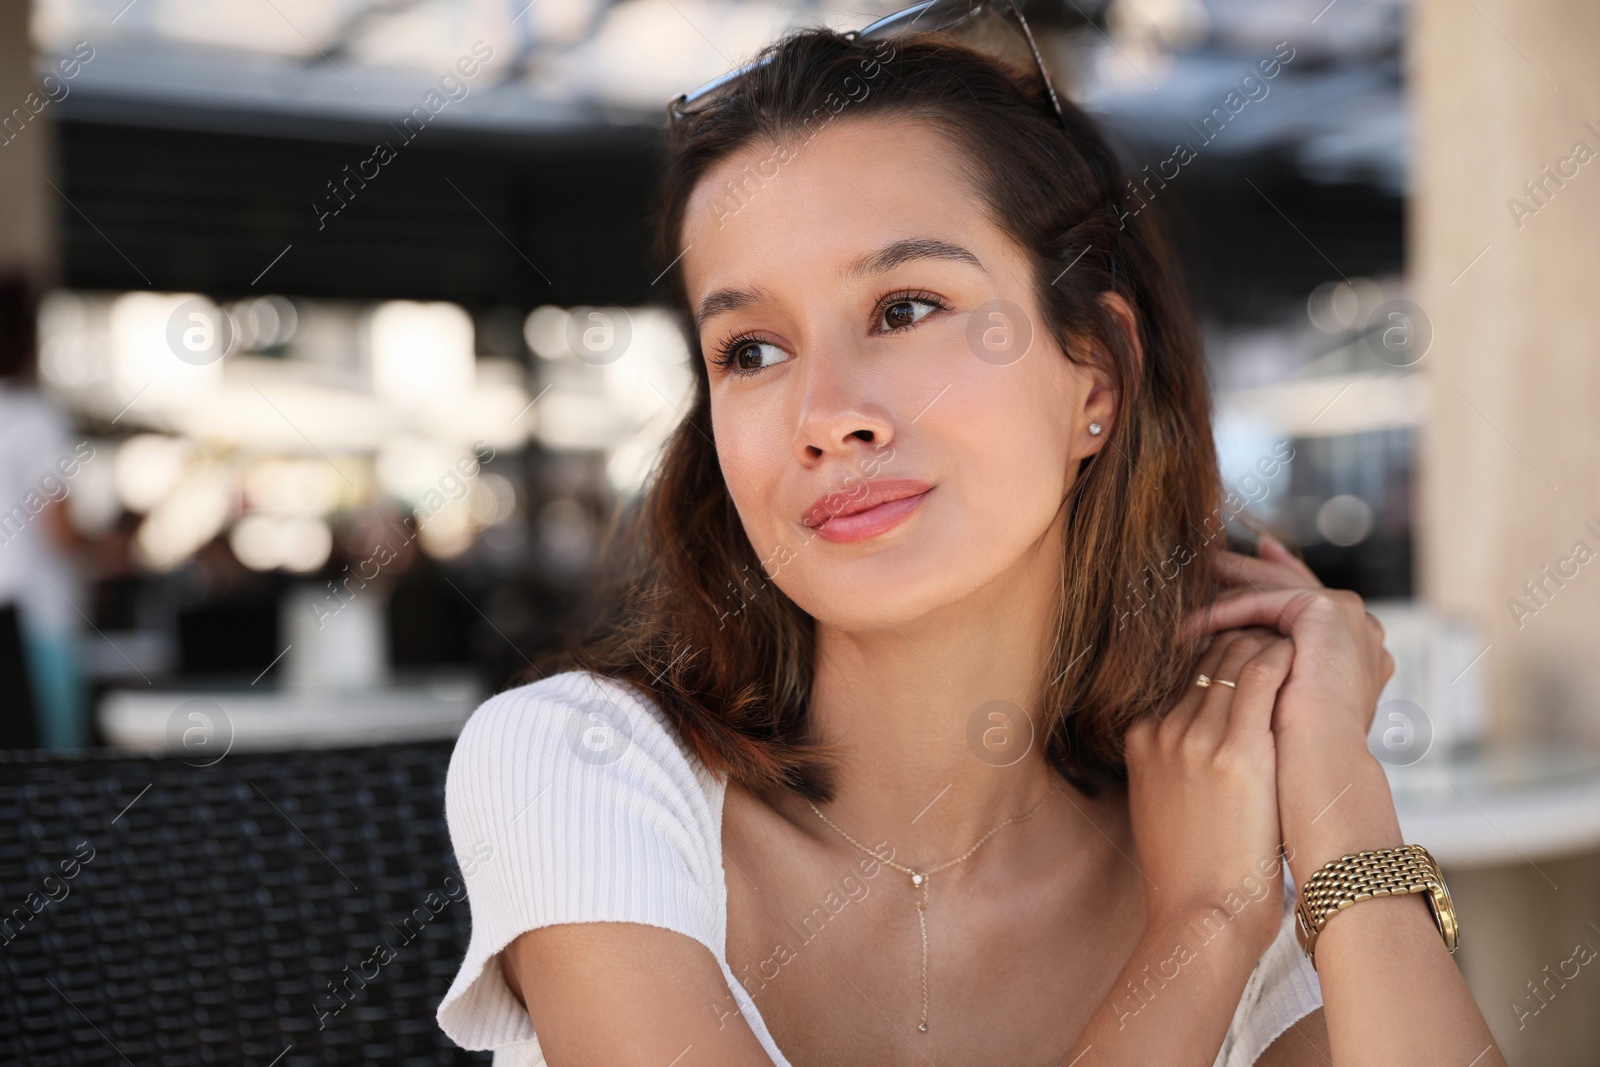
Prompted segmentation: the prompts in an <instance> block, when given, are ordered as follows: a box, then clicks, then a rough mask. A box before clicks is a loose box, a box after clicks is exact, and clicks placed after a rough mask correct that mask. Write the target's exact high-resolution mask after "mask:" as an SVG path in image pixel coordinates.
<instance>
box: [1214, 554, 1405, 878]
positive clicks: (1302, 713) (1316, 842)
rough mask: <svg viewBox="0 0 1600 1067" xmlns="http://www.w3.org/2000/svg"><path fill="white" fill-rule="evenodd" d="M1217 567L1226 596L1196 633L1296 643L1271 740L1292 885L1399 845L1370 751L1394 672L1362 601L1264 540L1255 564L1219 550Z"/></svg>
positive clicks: (1385, 788) (1380, 630) (1383, 782)
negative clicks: (1336, 862)
mask: <svg viewBox="0 0 1600 1067" xmlns="http://www.w3.org/2000/svg"><path fill="white" fill-rule="evenodd" d="M1218 567H1219V571H1220V573H1221V574H1222V576H1223V579H1224V581H1225V582H1226V583H1228V585H1229V587H1230V588H1229V589H1228V590H1226V591H1225V592H1224V593H1223V594H1222V596H1220V597H1219V598H1218V599H1217V600H1216V602H1215V603H1214V604H1213V605H1212V606H1211V608H1210V609H1209V611H1208V612H1204V613H1202V614H1201V616H1200V617H1198V618H1197V619H1196V620H1195V625H1196V626H1197V627H1199V628H1201V629H1203V630H1219V629H1226V628H1229V627H1236V626H1249V625H1262V626H1271V627H1273V628H1275V629H1276V630H1278V631H1279V632H1281V633H1283V634H1285V635H1288V636H1290V637H1292V638H1293V640H1294V646H1295V651H1294V662H1293V664H1292V666H1291V668H1290V670H1289V677H1288V679H1287V681H1285V683H1284V685H1283V688H1282V689H1281V690H1280V691H1279V693H1278V700H1277V707H1276V708H1275V709H1274V712H1273V716H1272V733H1273V737H1274V740H1275V742H1276V750H1277V773H1278V783H1279V789H1278V811H1279V814H1280V817H1281V820H1282V827H1283V836H1284V840H1285V841H1286V842H1287V844H1288V846H1289V855H1288V859H1289V863H1290V870H1291V872H1292V873H1293V875H1294V878H1295V881H1296V882H1297V883H1299V882H1303V881H1304V880H1305V878H1306V877H1307V876H1308V875H1309V873H1310V872H1311V871H1313V870H1315V869H1316V868H1317V867H1318V866H1320V865H1321V864H1323V863H1324V862H1326V861H1327V860H1330V859H1336V858H1338V857H1339V856H1341V855H1343V854H1344V853H1346V852H1352V851H1358V850H1360V849H1363V848H1388V847H1392V846H1394V845H1397V844H1400V843H1401V842H1400V840H1399V832H1400V831H1399V823H1398V821H1397V820H1396V818H1395V815H1394V804H1393V801H1392V799H1391V798H1390V796H1389V792H1388V783H1387V780H1386V779H1385V777H1384V775H1383V768H1382V767H1381V765H1379V764H1378V762H1377V760H1376V758H1375V757H1374V756H1373V755H1372V753H1371V750H1370V749H1368V747H1367V733H1368V731H1369V730H1370V729H1371V727H1372V719H1373V716H1374V714H1375V713H1376V711H1377V702H1378V696H1379V694H1380V693H1381V692H1382V691H1383V687H1384V685H1385V684H1386V683H1387V682H1388V680H1389V678H1390V677H1391V676H1392V675H1393V674H1394V659H1393V657H1391V656H1390V655H1389V653H1388V651H1387V650H1386V649H1385V648H1384V647H1383V627H1382V626H1381V625H1380V624H1379V623H1378V620H1377V619H1375V618H1373V616H1372V615H1371V614H1369V613H1368V612H1367V611H1366V607H1365V604H1364V603H1363V601H1362V600H1361V598H1360V597H1359V596H1357V595H1356V594H1355V593H1351V592H1347V591H1344V590H1336V589H1327V588H1325V587H1324V586H1323V585H1322V583H1321V582H1319V581H1317V579H1316V576H1315V575H1314V574H1312V573H1311V571H1310V569H1309V568H1307V567H1306V565H1305V564H1304V563H1302V562H1301V561H1300V560H1298V559H1296V558H1295V557H1294V555H1293V554H1291V553H1290V552H1289V550H1288V549H1286V548H1284V547H1283V546H1282V545H1281V544H1279V543H1278V542H1276V541H1274V540H1272V539H1271V538H1267V537H1263V538H1262V539H1261V556H1260V557H1251V556H1243V555H1239V554H1238V553H1233V552H1224V553H1222V554H1221V556H1220V557H1219V559H1218Z"/></svg>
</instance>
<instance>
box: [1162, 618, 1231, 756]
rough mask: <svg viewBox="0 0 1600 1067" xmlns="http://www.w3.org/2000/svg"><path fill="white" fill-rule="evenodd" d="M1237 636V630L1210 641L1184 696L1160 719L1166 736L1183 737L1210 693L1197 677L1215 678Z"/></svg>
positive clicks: (1219, 635) (1217, 636) (1229, 631)
mask: <svg viewBox="0 0 1600 1067" xmlns="http://www.w3.org/2000/svg"><path fill="white" fill-rule="evenodd" d="M1239 636H1240V635H1239V631H1237V630H1227V631H1224V632H1223V633H1220V634H1217V635H1216V637H1215V638H1213V639H1212V641H1211V647H1209V648H1207V649H1206V650H1205V652H1203V653H1202V654H1201V656H1200V662H1199V663H1198V664H1197V665H1196V666H1195V678H1194V679H1192V680H1191V681H1190V685H1189V688H1188V689H1187V690H1186V691H1185V692H1184V695H1183V696H1182V697H1181V698H1179V700H1178V702H1177V703H1176V704H1174V705H1173V706H1172V710H1170V711H1168V712H1167V714H1166V716H1165V717H1164V718H1163V719H1162V724H1163V726H1164V727H1165V733H1166V734H1167V735H1169V736H1178V737H1181V736H1183V732H1184V731H1185V730H1187V729H1188V727H1189V721H1190V720H1191V719H1193V718H1194V714H1195V712H1196V711H1198V710H1199V709H1200V703H1201V701H1203V700H1204V699H1205V697H1206V694H1207V693H1209V692H1210V691H1211V690H1210V689H1209V688H1204V687H1202V686H1201V685H1200V684H1199V676H1200V675H1205V676H1206V677H1207V678H1215V677H1216V676H1217V672H1218V671H1219V670H1220V669H1221V666H1220V665H1221V663H1222V657H1223V655H1224V654H1225V653H1226V652H1227V651H1228V648H1229V646H1230V645H1232V644H1233V642H1235V641H1237V640H1239Z"/></svg>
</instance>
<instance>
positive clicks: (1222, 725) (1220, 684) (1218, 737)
mask: <svg viewBox="0 0 1600 1067" xmlns="http://www.w3.org/2000/svg"><path fill="white" fill-rule="evenodd" d="M1271 640H1275V641H1281V640H1282V638H1278V637H1274V638H1272V639H1271ZM1266 646H1267V642H1266V640H1264V639H1263V638H1261V637H1258V636H1256V635H1254V634H1241V635H1240V636H1239V637H1238V638H1237V639H1236V640H1234V641H1233V642H1232V643H1231V644H1229V645H1228V648H1227V651H1226V652H1224V653H1223V654H1222V662H1220V663H1219V664H1218V665H1217V673H1216V674H1214V675H1213V676H1212V677H1213V679H1214V680H1215V681H1214V683H1213V684H1212V686H1211V688H1210V689H1208V690H1206V696H1205V699H1204V700H1202V701H1201V702H1200V708H1199V710H1198V711H1197V712H1195V715H1194V718H1193V719H1192V720H1191V721H1190V723H1189V728H1188V732H1187V736H1188V737H1190V738H1191V739H1193V740H1194V741H1196V742H1197V743H1199V744H1201V745H1202V746H1204V747H1205V750H1206V751H1212V750H1214V749H1215V748H1216V747H1217V746H1218V745H1220V744H1221V743H1222V738H1223V735H1224V734H1225V733H1226V732H1227V729H1228V719H1229V717H1230V715H1231V709H1232V708H1233V705H1234V702H1235V700H1236V699H1237V697H1238V686H1239V676H1240V675H1241V674H1242V673H1243V672H1244V667H1245V665H1246V664H1247V663H1249V662H1250V661H1251V660H1253V659H1255V657H1256V655H1257V654H1258V653H1260V652H1261V650H1262V649H1263V648H1265V647H1266ZM1230 682H1231V683H1232V684H1231V685H1229V684H1226V683H1230Z"/></svg>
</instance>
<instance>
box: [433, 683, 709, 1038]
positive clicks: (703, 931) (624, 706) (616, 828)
mask: <svg viewBox="0 0 1600 1067" xmlns="http://www.w3.org/2000/svg"><path fill="white" fill-rule="evenodd" d="M706 783H707V778H706V776H705V774H704V772H703V770H701V769H700V765H699V763H698V762H697V761H696V760H694V759H693V757H692V756H691V755H690V754H689V753H688V752H686V751H685V750H684V748H683V747H682V745H681V744H680V742H679V741H678V740H677V738H676V735H675V734H674V733H673V732H672V730H671V729H670V728H669V727H668V725H667V724H666V723H665V722H664V721H663V720H662V719H661V718H660V712H659V710H658V709H657V708H656V707H655V705H654V704H653V703H650V702H648V701H647V700H645V699H644V698H642V697H641V696H640V695H638V694H636V693H634V691H633V690H631V689H630V688H629V687H627V686H625V685H623V684H622V683H620V682H617V681H615V680H614V679H609V678H605V677H603V676H600V675H596V674H593V673H591V672H587V671H568V672H565V673H562V674H557V675H552V676H551V677H549V678H544V679H541V680H540V681H537V682H534V683H532V684H530V685H525V686H522V687H520V688H517V689H512V690H508V691H507V692H504V693H500V694H498V695H496V696H493V697H491V698H489V699H488V700H486V701H485V702H484V703H483V704H481V705H480V706H479V707H478V708H477V709H476V710H475V711H474V712H473V713H472V715H471V716H470V717H469V718H468V720H467V723H466V725H465V726H464V727H463V728H462V731H461V734H460V736H459V737H458V739H457V741H456V745H455V749H454V750H453V752H452V754H451V757H450V765H449V769H448V771H447V773H446V778H445V819H446V822H447V824H448V826H449V830H450V840H451V845H452V847H453V849H454V852H455V855H456V860H457V862H458V863H459V864H460V866H461V872H462V877H463V880H464V882H465V885H466V891H467V904H468V909H469V911H470V915H471V921H472V933H471V937H470V941H469V943H468V946H467V951H466V957H465V958H464V959H463V960H462V963H461V967H460V970H459V971H458V972H457V973H456V976H455V979H454V981H453V982H452V983H451V985H450V988H449V991H448V992H447V993H446V994H445V997H444V1000H443V1001H442V1002H440V1004H439V1008H438V1012H437V1019H438V1022H439V1026H440V1028H441V1029H442V1030H443V1031H444V1032H445V1034H446V1035H447V1036H449V1038H450V1039H451V1040H452V1041H454V1042H455V1043H456V1044H457V1045H459V1046H461V1047H463V1048H466V1049H475V1050H484V1049H502V1048H514V1049H515V1050H516V1051H517V1052H519V1053H522V1054H523V1059H524V1061H525V1062H528V1063H532V1064H538V1063H542V1062H543V1057H542V1055H540V1054H539V1052H538V1040H537V1037H536V1035H535V1034H534V1030H533V1024H532V1022H531V1020H530V1019H529V1017H528V1013H527V1012H526V1011H525V1010H524V1008H523V1007H522V1005H521V1004H520V1003H519V1002H518V1001H517V999H516V997H515V996H514V995H512V993H511V990H510V987H508V986H507V985H506V983H505V979H504V977H503V976H502V975H501V972H500V967H499V961H498V954H499V952H500V950H501V949H503V948H504V947H505V946H506V945H507V944H508V943H510V942H511V941H512V940H514V939H515V938H516V937H517V935H519V934H521V933H523V932H524V931H527V930H533V929H537V928H539V927H543V926H551V925H554V924H558V923H577V922H636V923H644V924H647V925H652V926H660V927H665V928H667V929H670V930H676V931H678V932H680V933H683V934H685V935H687V936H689V937H692V938H694V939H695V940H697V941H699V942H701V943H702V944H704V945H706V946H707V947H708V948H710V949H711V951H712V952H713V954H714V955H716V956H717V957H718V958H719V959H720V958H721V956H722V953H723V945H722V944H721V941H722V939H723V936H724V935H723V926H722V924H721V922H720V921H719V916H718V915H717V913H716V908H717V907H718V906H719V902H720V900H721V895H720V894H719V893H718V892H717V889H718V886H717V883H716V879H719V878H720V877H721V869H722V868H721V857H720V848H721V842H720V840H718V837H717V834H716V827H717V825H718V823H717V820H716V818H715V814H714V812H713V810H712V807H711V804H710V798H709V797H708V796H707V794H706Z"/></svg>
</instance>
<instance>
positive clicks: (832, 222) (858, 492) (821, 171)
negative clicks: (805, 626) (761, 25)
mask: <svg viewBox="0 0 1600 1067" xmlns="http://www.w3.org/2000/svg"><path fill="white" fill-rule="evenodd" d="M981 203H982V201H981V200H980V198H979V196H978V193H977V190H976V189H975V188H974V187H973V186H972V184H971V182H970V181H969V180H968V179H967V178H966V177H964V176H963V174H962V172H961V156H960V155H959V150H958V149H957V148H956V147H955V146H954V145H953V144H951V143H950V142H949V141H948V140H947V139H946V137H945V136H944V135H942V134H940V133H938V132H936V131H935V130H933V129H932V128H931V127H929V126H926V125H923V124H920V123H916V122H914V121H911V120H907V119H905V118H888V117H883V118H880V117H876V116H873V117H867V118H851V119H836V120H834V121H833V122H832V123H831V124H830V125H829V126H828V127H826V128H824V130H823V131H822V132H820V133H819V134H817V136H816V137H815V138H814V139H813V140H811V141H809V142H804V141H803V140H802V139H801V138H799V137H796V138H795V139H794V140H792V141H790V142H789V147H788V148H787V149H781V148H780V147H779V146H778V145H775V144H770V143H761V144H755V145H752V146H750V147H748V148H747V149H746V150H744V151H742V152H740V153H738V154H736V155H733V156H730V157H729V158H727V159H725V160H723V161H721V163H719V164H718V165H717V166H716V167H715V168H713V169H712V170H711V171H709V172H708V173H707V175H706V176H705V177H704V178H703V179H702V180H701V182H700V183H699V185H698V186H697V187H696V189H695V191H694V194H693V196H692V197H691V199H690V201H689V204H688V210H687V212H686V215H685V220H684V227H683V234H682V241H683V245H682V247H685V248H686V249H687V251H686V252H685V253H684V254H683V257H682V261H683V269H684V274H685V280H686V283H687V289H688V295H689V302H690V308H691V310H692V311H693V312H694V313H695V314H696V315H697V316H698V320H699V321H698V323H697V328H698V330H699V337H700V344H701V349H702V351H703V352H704V354H705V359H706V362H707V369H708V372H709V375H710V383H711V415H712V425H713V428H714V436H715V440H716V446H717V454H718V457H719V458H720V461H721V465H722V472H723V476H724V478H725V479H726V481H727V485H728V491H729V493H730V494H731V496H732V498H733V502H734V505H735V506H736V507H737V509H738V512H739V517H740V519H741V521H742V522H743V524H744V529H745V533H746V534H747V535H748V536H749V538H750V543H751V545H752V546H753V547H754V548H755V550H756V553H757V555H758V556H759V558H760V559H761V560H762V570H763V571H764V572H765V574H766V576H768V577H770V578H771V579H772V580H773V581H774V582H775V583H776V584H777V585H778V587H779V588H781V589H782V590H783V591H784V592H785V593H786V594H787V595H788V596H789V597H790V598H791V599H793V600H794V601H795V602H796V603H797V604H799V605H800V607H802V608H803V609H804V610H805V611H807V612H808V613H810V614H811V615H812V616H813V617H814V618H816V619H817V620H818V622H819V623H823V624H829V625H835V626H839V627H843V628H845V629H857V630H862V629H876V628H879V627H882V626H883V625H884V624H885V622H886V621H887V622H890V623H894V624H897V625H898V624H899V623H901V622H903V621H910V620H914V619H917V618H920V617H922V616H924V615H927V614H928V613H930V612H932V611H935V610H937V609H939V608H942V607H949V606H954V605H958V604H960V603H962V602H964V601H969V600H970V599H971V598H973V597H974V595H975V594H978V593H979V592H980V591H987V593H988V594H989V595H990V596H992V597H1000V598H1004V597H1007V596H1008V595H1009V594H1010V592H1011V591H1012V590H1015V589H1018V588H1023V587H1024V586H1021V585H1019V584H1017V583H1030V584H1029V585H1028V586H1027V587H1028V588H1037V587H1034V586H1032V585H1031V583H1032V582H1033V581H1034V580H1042V581H1044V582H1046V583H1047V585H1046V586H1045V588H1049V589H1053V588H1054V587H1055V585H1056V583H1057V581H1058V568H1059V565H1060V564H1059V561H1060V559H1061V555H1060V551H1061V545H1060V541H1059V536H1060V529H1061V526H1060V523H1059V522H1058V521H1056V520H1057V517H1058V509H1059V505H1060V503H1061V500H1062V498H1063V496H1064V495H1065V494H1066V492H1067V490H1068V489H1069V488H1070V485H1071V477H1072V472H1073V471H1075V469H1076V467H1077V461H1078V460H1079V459H1081V458H1082V457H1083V456H1086V455H1088V454H1090V453H1091V452H1093V451H1095V450H1096V449H1097V448H1098V447H1099V446H1100V444H1101V442H1103V441H1104V440H1105V438H1106V436H1108V435H1109V428H1110V426H1111V417H1112V414H1113V411H1112V407H1113V398H1112V395H1111V393H1110V390H1109V389H1108V388H1107V387H1106V379H1105V377H1104V375H1103V374H1102V373H1101V372H1099V371H1098V370H1092V369H1090V368H1087V367H1085V366H1082V365H1079V364H1077V363H1073V362H1071V361H1069V360H1068V359H1067V358H1066V356H1065V355H1064V354H1063V353H1062V351H1061V350H1060V348H1059V347H1058V346H1057V345H1056V344H1055V343H1054V342H1053V341H1052V340H1051V339H1050V337H1049V336H1048V335H1047V333H1046V331H1045V330H1044V329H1043V328H1042V322H1043V319H1042V317H1041V315H1040V314H1039V311H1038V308H1037V306H1036V304H1035V301H1034V296H1033V292H1032V279H1031V277H1030V274H1029V269H1028V263H1027V260H1026V258H1025V254H1024V252H1023V250H1022V249H1021V248H1020V247H1018V246H1017V245H1016V244H1015V243H1014V242H1012V240H1011V239H1010V238H1009V237H1007V236H1006V235H1005V234H1004V233H1003V232H1002V231H1001V230H1000V229H999V228H998V227H997V226H996V225H995V224H994V222H993V221H991V219H990V218H989V217H988V215H987V213H986V212H985V211H984V210H983V208H982V207H981ZM724 360H726V361H728V362H727V363H726V365H723V361H724ZM1090 421H1096V422H1099V423H1101V424H1102V425H1103V426H1104V427H1105V428H1106V430H1107V433H1105V434H1102V435H1100V436H1094V435H1092V434H1090V433H1089V430H1088V425H1089V423H1090ZM869 491H871V492H873V493H874V495H872V496H868V495H867V494H868V492H869ZM917 494H920V495H917ZM880 495H881V496H882V497H898V498H899V499H898V500H891V501H889V502H887V503H883V504H881V505H879V506H877V507H875V508H871V509H869V510H866V511H859V512H858V513H857V514H856V515H854V516H849V517H847V516H845V515H842V514H839V512H841V510H843V511H850V510H854V509H858V508H860V507H862V506H863V505H868V504H873V503H875V502H876V501H877V500H879V499H880ZM824 520H825V521H824Z"/></svg>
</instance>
